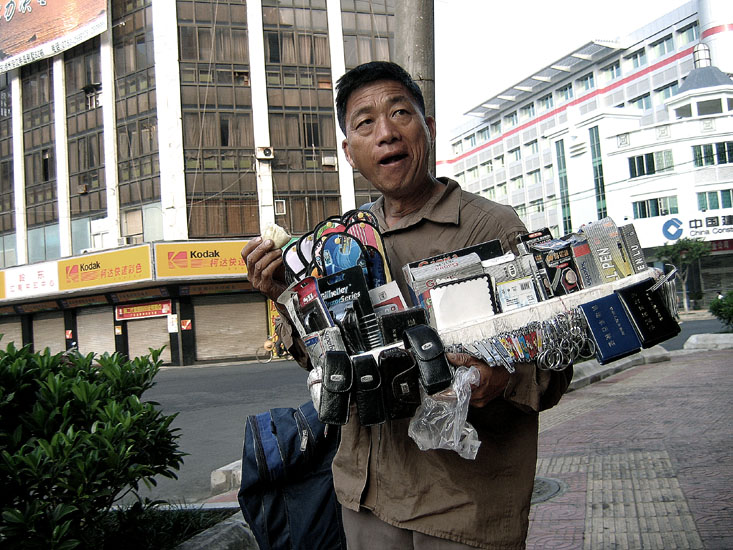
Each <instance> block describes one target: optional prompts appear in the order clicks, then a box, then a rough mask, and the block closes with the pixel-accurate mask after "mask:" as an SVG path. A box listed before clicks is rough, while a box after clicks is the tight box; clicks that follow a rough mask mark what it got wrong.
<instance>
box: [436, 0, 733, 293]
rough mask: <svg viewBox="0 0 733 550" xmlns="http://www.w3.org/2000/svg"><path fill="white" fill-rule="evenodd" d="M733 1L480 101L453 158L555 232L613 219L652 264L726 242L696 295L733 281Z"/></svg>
mask: <svg viewBox="0 0 733 550" xmlns="http://www.w3.org/2000/svg"><path fill="white" fill-rule="evenodd" d="M732 73H733V2H729V1H726V0H699V1H692V2H689V3H687V4H685V5H683V6H681V7H680V8H678V9H676V10H675V11H673V12H671V13H668V14H666V15H663V16H662V17H660V18H659V19H657V20H656V21H653V22H651V23H649V24H647V25H645V26H644V27H642V28H641V29H639V30H638V31H636V32H634V33H632V34H631V35H629V36H627V37H625V38H623V39H620V40H618V41H614V42H610V41H592V42H589V43H587V44H583V45H581V46H580V47H578V48H577V49H576V50H574V51H572V52H569V53H568V54H567V55H566V56H564V57H562V58H561V59H558V60H557V61H555V62H554V63H552V64H551V65H549V66H547V67H544V68H543V69H541V70H539V71H537V72H535V73H532V74H530V75H527V77H526V78H525V79H524V80H522V81H520V82H518V83H516V84H515V85H513V86H512V87H510V88H508V89H507V90H504V91H502V92H501V93H498V94H496V95H495V96H493V97H490V98H488V99H486V100H485V101H483V102H482V103H481V104H479V105H477V106H476V107H475V108H473V109H471V110H470V111H469V112H468V113H466V115H467V119H468V122H467V123H466V124H465V125H464V126H463V127H462V128H460V129H459V130H457V131H456V132H455V134H454V137H453V139H452V140H451V143H452V149H453V158H451V159H450V160H448V161H444V162H441V163H440V164H441V165H442V166H439V173H445V172H446V170H448V172H449V173H451V174H452V175H453V177H455V178H456V179H457V180H458V181H459V182H460V183H461V185H462V186H463V187H464V188H466V189H467V190H469V191H472V192H475V193H479V194H481V195H483V196H486V197H488V198H490V199H492V200H496V201H497V202H500V203H503V204H509V205H511V206H513V207H514V208H515V210H516V211H517V213H518V214H519V215H520V217H521V218H522V220H523V221H524V223H525V224H526V225H527V227H528V228H529V229H539V228H542V227H549V228H550V229H551V231H552V233H553V235H555V236H561V235H563V234H566V233H569V232H571V231H575V230H578V229H579V228H580V227H581V226H582V225H583V224H585V223H587V222H590V221H594V220H597V219H600V218H602V217H604V216H611V217H612V218H613V219H614V220H615V221H616V222H617V224H619V225H621V224H623V223H628V222H633V223H634V226H635V227H636V229H637V232H638V233H639V237H640V241H641V244H642V246H643V247H644V249H645V251H646V253H647V256H648V259H649V260H654V257H653V252H654V248H655V247H658V246H661V245H663V244H664V243H665V242H674V241H676V240H677V239H679V238H682V237H697V238H702V239H704V240H706V241H710V242H711V244H712V249H713V252H712V255H711V256H710V257H709V258H707V259H706V260H705V261H704V262H703V263H702V264H701V265H700V266H699V267H700V268H701V273H702V276H701V277H697V276H696V277H694V279H695V285H700V286H699V288H698V287H696V286H694V285H693V290H695V289H699V290H701V291H702V292H703V293H704V294H705V296H715V295H717V293H718V292H719V291H721V290H722V291H726V290H730V289H732V288H733V274H732V273H733V270H731V269H730V268H731V266H733V204H732V200H733V197H732V194H733V81H732V80H731V78H730V75H731V74H732Z"/></svg>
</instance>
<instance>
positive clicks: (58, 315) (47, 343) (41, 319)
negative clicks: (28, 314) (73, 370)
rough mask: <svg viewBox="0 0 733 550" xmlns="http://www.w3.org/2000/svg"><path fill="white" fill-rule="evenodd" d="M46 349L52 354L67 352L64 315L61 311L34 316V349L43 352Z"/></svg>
mask: <svg viewBox="0 0 733 550" xmlns="http://www.w3.org/2000/svg"><path fill="white" fill-rule="evenodd" d="M46 348H48V349H49V350H51V353H59V352H62V351H66V332H65V331H64V313H63V312H61V311H54V312H50V313H37V314H35V315H34V316H33V349H34V350H35V351H37V352H42V351H43V350H44V349H46Z"/></svg>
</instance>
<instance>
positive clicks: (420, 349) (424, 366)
mask: <svg viewBox="0 0 733 550" xmlns="http://www.w3.org/2000/svg"><path fill="white" fill-rule="evenodd" d="M403 341H404V343H405V349H408V350H410V351H411V352H412V355H413V357H414V358H415V362H416V363H417V368H418V369H419V371H420V384H421V385H422V387H423V389H424V390H425V392H426V393H427V394H428V395H433V394H434V393H437V392H439V391H440V390H444V389H445V388H447V387H448V386H450V383H451V380H452V379H453V373H452V372H451V369H450V365H449V364H448V360H447V359H446V358H445V349H444V348H443V342H441V341H440V336H438V333H437V332H435V330H434V329H433V328H432V327H429V326H428V325H417V326H414V327H412V328H409V329H407V330H406V331H405V333H404V336H403Z"/></svg>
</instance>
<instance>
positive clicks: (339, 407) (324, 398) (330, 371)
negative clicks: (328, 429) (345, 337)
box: [318, 351, 353, 424]
mask: <svg viewBox="0 0 733 550" xmlns="http://www.w3.org/2000/svg"><path fill="white" fill-rule="evenodd" d="M352 383H353V368H352V365H351V359H349V354H348V353H346V352H345V351H327V352H326V360H325V363H324V366H323V387H322V389H321V403H320V407H319V409H318V418H319V419H320V420H321V422H323V423H324V424H346V423H347V422H348V421H349V403H350V400H351V387H352Z"/></svg>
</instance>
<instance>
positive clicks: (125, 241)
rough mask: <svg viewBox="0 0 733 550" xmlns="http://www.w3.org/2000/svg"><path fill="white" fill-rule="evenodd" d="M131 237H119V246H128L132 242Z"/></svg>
mask: <svg viewBox="0 0 733 550" xmlns="http://www.w3.org/2000/svg"><path fill="white" fill-rule="evenodd" d="M130 241H131V238H130V237H129V236H125V237H120V238H119V239H117V246H127V245H128V244H130Z"/></svg>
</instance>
